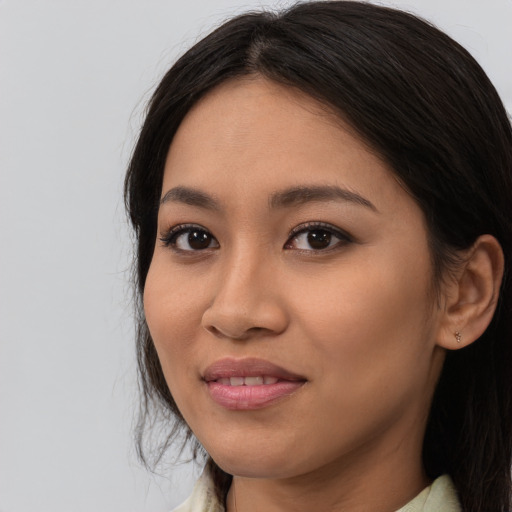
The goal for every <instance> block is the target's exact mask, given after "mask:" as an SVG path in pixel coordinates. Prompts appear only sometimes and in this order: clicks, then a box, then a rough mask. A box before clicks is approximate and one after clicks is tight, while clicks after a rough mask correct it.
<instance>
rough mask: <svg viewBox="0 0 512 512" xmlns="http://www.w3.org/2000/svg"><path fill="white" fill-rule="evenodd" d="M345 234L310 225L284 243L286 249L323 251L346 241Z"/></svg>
mask: <svg viewBox="0 0 512 512" xmlns="http://www.w3.org/2000/svg"><path fill="white" fill-rule="evenodd" d="M348 241H349V239H348V237H347V236H345V235H343V234H342V233H339V232H337V231H334V230H333V229H328V228H323V227H316V228H315V227H311V228H307V229H303V230H301V231H299V232H297V233H296V234H294V235H293V236H292V237H291V238H290V240H289V241H288V242H287V243H286V246H285V248H286V249H299V250H302V251H323V250H326V249H331V248H333V247H336V246H337V245H339V244H343V243H346V242H348Z"/></svg>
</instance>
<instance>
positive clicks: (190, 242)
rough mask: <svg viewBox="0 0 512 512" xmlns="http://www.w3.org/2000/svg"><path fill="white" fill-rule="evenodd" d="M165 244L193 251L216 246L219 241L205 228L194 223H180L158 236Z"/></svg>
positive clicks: (179, 249) (180, 249)
mask: <svg viewBox="0 0 512 512" xmlns="http://www.w3.org/2000/svg"><path fill="white" fill-rule="evenodd" d="M160 240H161V241H162V242H163V243H164V245H165V246H167V247H171V248H172V249H176V250H178V251H186V252H195V251H204V250H205V249H211V248H217V247H219V243H218V242H217V240H216V239H215V237H214V236H213V235H212V234H211V233H210V232H209V231H208V230H206V229H203V228H201V227H200V226H194V225H186V224H185V225H180V226H176V227H175V228H173V229H172V230H171V231H170V232H169V233H168V234H167V235H166V236H163V237H162V238H160Z"/></svg>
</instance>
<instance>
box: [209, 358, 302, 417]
mask: <svg viewBox="0 0 512 512" xmlns="http://www.w3.org/2000/svg"><path fill="white" fill-rule="evenodd" d="M203 380H204V381H205V383H206V386H207V389H208V393H209V396H210V398H211V399H212V400H213V401H214V402H215V403H217V404H218V405H220V406H222V407H223V408H226V409H230V410H238V411H249V410H255V409H262V408H265V407H268V406H270V405H273V404H275V403H277V402H279V401H281V400H282V399H284V398H286V397H289V396H290V395H292V394H293V393H294V392H295V391H297V390H298V389H300V388H301V387H302V386H303V385H304V384H305V383H306V379H305V378H304V377H302V376H300V375H297V374H294V373H292V372H290V371H288V370H286V369H284V368H282V367H280V366H277V365H274V364H273V363H270V362H268V361H264V360H261V359H241V360H236V359H231V358H228V359H222V360H220V361H217V362H216V363H214V364H213V365H211V366H209V367H208V368H207V370H206V371H205V372H204V376H203Z"/></svg>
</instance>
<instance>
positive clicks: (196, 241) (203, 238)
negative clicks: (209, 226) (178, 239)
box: [188, 229, 213, 251]
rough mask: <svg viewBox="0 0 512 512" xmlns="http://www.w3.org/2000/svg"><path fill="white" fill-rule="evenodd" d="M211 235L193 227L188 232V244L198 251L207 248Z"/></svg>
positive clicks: (210, 241) (211, 238)
mask: <svg viewBox="0 0 512 512" xmlns="http://www.w3.org/2000/svg"><path fill="white" fill-rule="evenodd" d="M212 240H213V237H212V235H211V234H210V233H207V232H206V231H202V230H198V229H194V230H191V231H190V232H189V234H188V245H189V247H190V248H191V249H193V250H194V251H200V250H201V249H207V248H208V247H210V244H211V243H212Z"/></svg>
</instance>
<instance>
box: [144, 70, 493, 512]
mask: <svg viewBox="0 0 512 512" xmlns="http://www.w3.org/2000/svg"><path fill="white" fill-rule="evenodd" d="M298 186H300V187H325V186H329V187H335V186H337V187H340V188H341V189H343V190H348V191H349V192H351V193H356V194H358V195H359V196H360V197H362V198H363V199H364V200H365V201H368V202H371V204H372V205H373V207H371V206H368V205H364V204H360V202H356V201H353V200H349V199H347V198H341V197H330V198H323V199H322V198H316V199H315V200H310V201H307V200H305V199H304V198H302V200H301V201H299V202H298V203H297V202H292V203H291V204H286V205H283V204H281V205H273V206H272V205H271V204H270V199H271V198H272V197H273V196H275V194H276V193H280V192H282V191H284V190H288V189H290V188H294V187H298ZM176 187H186V188H188V189H193V190H195V191H200V192H201V193H202V194H204V195H207V196H208V197H209V198H211V199H212V201H215V206H216V208H215V209H213V208H206V207H204V206H205V204H206V203H205V202H204V201H203V202H202V205H197V204H187V203H186V202H184V198H183V197H178V196H176V195H174V196H173V195H172V193H171V194H168V195H167V198H166V199H167V200H165V201H164V202H163V203H162V204H161V206H160V210H159V214H158V237H157V240H156V243H155V251H154V256H153V260H152V263H151V267H150V270H149V273H148V276H147V281H146V287H145V293H144V304H145V313H146V319H147V322H148V326H149V328H150V332H151V335H152V338H153V340H154V343H155V346H156V349H157V352H158V355H159V358H160V362H161V365H162V369H163V372H164V375H165V377H166V380H167V383H168V385H169V388H170V390H171V393H172V395H173V397H174V399H175V401H176V403H177V405H178V407H179V409H180V411H181V412H182V414H183V416H184V418H185V420H186V421H187V423H188V425H189V426H190V428H191V429H192V431H193V432H194V434H195V435H196V436H197V438H198V439H199V441H200V442H201V443H202V444H203V446H204V447H205V448H206V450H207V451H208V453H209V454H210V455H211V456H212V457H213V459H214V460H215V461H216V463H217V464H218V465H219V466H220V467H221V468H222V469H224V470H225V471H227V472H228V473H230V474H233V475H234V484H233V485H232V487H231V490H230V493H229V496H228V502H227V505H228V510H229V511H230V512H232V511H233V510H235V506H234V502H235V494H236V508H237V510H238V511H244V512H251V511H257V510H259V511H261V510H266V511H267V512H274V511H289V510H293V511H311V510H330V511H341V510H343V511H352V512H358V511H361V512H362V511H368V510H372V511H374V512H390V511H393V510H396V509H398V508H400V507H401V506H403V505H404V504H406V503H407V502H408V501H410V500H411V499H412V498H413V497H414V496H415V495H416V494H417V493H418V492H420V491H421V490H422V489H423V488H424V487H425V486H426V485H428V483H429V482H428V479H427V478H426V476H425V475H424V472H423V468H422V463H421V445H422V439H423V435H424V429H425V424H426V419H427V415H428V409H429V405H430V402H431V398H432V393H433V390H434V388H435V384H436V381H437V379H438V376H439V373H440V370H441V368H442V363H443V360H444V349H443V348H442V347H441V346H440V345H443V344H444V345H449V344H450V343H452V344H454V343H455V339H452V338H453V334H450V341H447V340H448V337H447V334H446V333H447V332H448V328H447V316H448V315H449V314H450V315H452V316H453V315H454V314H455V313H454V311H455V306H450V307H448V306H447V305H446V304H447V301H449V300H452V298H453V297H452V296H455V295H456V294H455V293H452V294H451V295H450V294H448V293H447V292H446V293H445V292H444V291H443V290H442V291H441V299H440V300H439V299H438V298H437V299H436V298H435V297H434V294H433V293H432V268H431V260H430V256H429V250H428V243H427V232H426V228H425V221H424V217H423V214H422V212H421V210H420V208H419V207H418V205H417V204H416V203H415V201H414V200H413V199H412V198H411V196H410V195H409V194H408V193H407V192H406V191H405V190H404V188H403V187H402V186H400V184H399V183H398V182H397V180H396V178H395V177H394V175H393V173H392V172H391V171H390V169H389V168H388V167H387V166H386V164H385V163H384V162H382V161H381V160H380V159H379V157H378V156H377V155H375V154H374V153H373V152H372V151H370V150H369V149H368V147H367V146H366V145H365V144H364V143H363V142H362V141H361V140H359V139H358V138H357V137H356V136H355V135H354V134H353V133H352V132H351V130H350V129H349V128H348V127H346V126H345V125H344V124H343V122H342V121H340V119H339V118H337V117H336V116H334V115H333V114H331V113H329V112H326V109H325V108H324V107H322V106H321V105H320V104H318V103H317V102H316V101H315V100H313V99H312V98H310V97H308V96H305V95H303V94H302V93H300V92H297V91H294V90H292V89H290V88H285V87H283V86H280V85H277V84H275V83H272V82H269V81H266V80H264V79H260V78H256V79H244V80H236V81H231V82H227V83H224V84H222V85H221V86H219V87H217V88H216V89H215V90H213V91H212V92H210V93H209V94H208V95H207V96H206V97H205V98H203V99H202V100H201V101H200V102H199V103H198V104H197V105H196V106H195V107H194V108H193V109H192V110H191V111H190V112H189V113H188V115H187V116H186V118H185V119H184V121H183V122H182V124H181V126H180V128H179V130H178V132H177V133H176V135H175V137H174V140H173V143H172V145H171V147H170V150H169V154H168V157H167V162H166V166H165V173H164V179H163V189H162V197H164V196H165V195H166V194H167V193H168V192H169V191H170V190H172V189H175V188H176ZM188 202H189V203H190V202H192V203H193V202H194V201H188ZM210 206H211V205H210ZM312 222H313V223H314V222H322V223H323V224H326V225H328V226H332V227H333V229H335V230H338V231H340V232H342V233H346V234H348V236H347V237H346V236H344V235H341V236H340V238H338V237H337V235H331V242H330V244H329V247H328V248H326V249H313V248H312V247H311V245H310V244H309V242H308V233H311V229H313V230H314V229H316V230H317V235H318V234H320V235H322V236H326V234H325V233H326V230H328V229H330V228H326V227H325V226H324V225H323V226H322V227H321V229H323V230H324V231H320V232H319V231H318V230H319V229H320V228H318V227H317V226H316V227H313V228H310V231H309V232H308V231H302V232H301V233H299V234H298V235H293V234H290V233H291V231H292V230H293V229H294V228H297V227H301V226H302V228H301V229H306V228H308V225H307V223H312ZM182 224H193V225H194V226H200V227H201V229H202V230H203V231H204V232H207V233H210V234H211V235H212V238H211V243H210V244H209V245H208V246H207V247H206V248H205V249H200V250H199V249H196V250H190V249H191V247H190V245H188V242H187V240H188V238H187V236H188V232H187V231H185V232H184V233H185V234H184V235H180V236H178V237H176V236H175V238H174V242H173V243H174V245H173V243H171V244H169V243H166V242H165V241H162V240H161V239H163V240H165V239H167V242H169V238H170V237H169V230H170V229H172V228H173V227H175V226H177V225H182ZM208 240H210V239H208ZM484 259H485V258H484ZM465 282H467V279H466V281H465ZM468 286H469V288H471V286H470V285H468ZM453 300H455V299H453ZM440 304H441V305H442V306H441V307H440ZM491 316H492V314H491ZM451 333H453V330H452V331H451ZM225 357H234V358H242V357H258V358H262V359H265V360H268V361H271V362H273V363H275V364H277V365H280V366H282V367H284V368H286V369H288V370H290V371H292V372H294V373H296V374H299V375H301V376H303V377H304V378H305V379H306V383H305V384H304V385H303V386H302V387H300V389H298V390H297V391H296V392H295V393H293V394H292V395H290V396H288V397H286V398H284V399H282V400H281V401H278V402H277V403H275V404H272V405H271V406H269V407H265V408H263V409H259V410H255V411H237V410H228V409H226V408H224V407H222V406H220V405H218V404H217V403H215V402H214V401H213V400H212V399H211V398H210V395H209V393H208V390H207V386H206V385H205V383H204V381H203V379H202V376H203V375H204V371H205V369H206V368H207V367H208V366H209V365H211V364H212V363H214V362H215V361H218V360H219V359H222V358H225Z"/></svg>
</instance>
